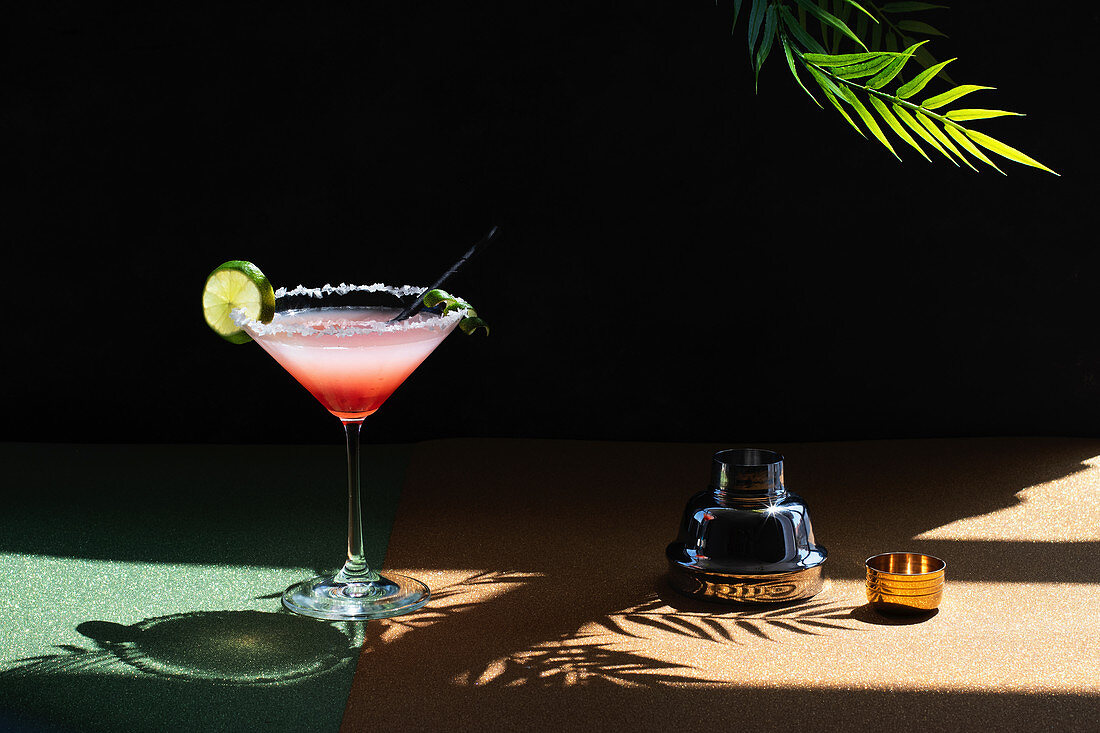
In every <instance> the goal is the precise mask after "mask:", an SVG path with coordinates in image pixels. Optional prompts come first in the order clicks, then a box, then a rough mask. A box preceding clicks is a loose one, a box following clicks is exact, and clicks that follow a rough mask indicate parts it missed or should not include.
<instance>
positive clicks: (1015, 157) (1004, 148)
mask: <svg viewBox="0 0 1100 733" xmlns="http://www.w3.org/2000/svg"><path fill="white" fill-rule="evenodd" d="M966 135H967V137H969V138H970V139H971V140H973V141H974V142H976V143H978V145H981V146H982V147H983V148H985V149H986V150H992V151H993V152H994V153H996V154H997V155H1000V156H1001V157H1004V158H1008V159H1009V160H1011V161H1015V162H1017V163H1022V164H1023V165H1029V166H1031V167H1032V168H1039V169H1040V170H1044V171H1047V172H1048V173H1054V175H1056V176H1057V175H1061V174H1059V173H1055V172H1054V171H1052V170H1051V169H1050V168H1047V167H1046V166H1045V165H1043V164H1042V163H1040V162H1039V161H1037V160H1035V159H1034V158H1031V157H1029V156H1027V155H1024V154H1023V153H1021V152H1020V151H1019V150H1017V149H1016V148H1014V147H1011V146H1009V145H1005V144H1004V143H1003V142H1001V141H1000V140H994V139H993V138H991V137H990V136H989V135H984V134H982V133H980V132H978V131H977V130H966Z"/></svg>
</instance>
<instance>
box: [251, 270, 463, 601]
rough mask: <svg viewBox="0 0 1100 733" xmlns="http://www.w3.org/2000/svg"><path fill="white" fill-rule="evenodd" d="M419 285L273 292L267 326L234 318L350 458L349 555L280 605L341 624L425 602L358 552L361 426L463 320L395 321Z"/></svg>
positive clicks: (422, 588)
mask: <svg viewBox="0 0 1100 733" xmlns="http://www.w3.org/2000/svg"><path fill="white" fill-rule="evenodd" d="M423 291H424V288H417V287H412V286H408V285H406V286H401V287H392V286H388V285H381V284H375V285H339V286H337V287H332V286H329V285H326V286H324V287H322V288H307V287H303V286H301V285H299V286H298V287H296V288H294V289H292V290H287V289H285V288H279V289H278V290H277V291H275V311H276V312H275V317H274V319H272V321H271V322H270V323H260V322H258V321H252V320H248V319H247V318H245V317H244V316H243V313H242V312H241V311H235V312H234V319H235V320H236V321H237V324H238V325H239V326H240V327H242V328H244V329H245V330H246V331H247V332H248V334H249V335H250V336H252V338H253V339H254V340H255V341H256V343H258V344H259V345H260V346H261V347H263V349H264V351H266V352H267V353H268V354H270V355H271V356H272V357H273V358H274V359H275V361H277V362H279V364H281V365H282V367H283V368H284V369H286V370H287V371H288V372H290V374H291V376H293V377H294V378H295V379H296V380H298V382H299V383H300V384H301V385H302V386H303V387H305V388H306V389H307V390H309V392H310V394H312V395H313V396H314V397H316V398H317V400H318V401H319V402H320V403H321V404H322V405H323V406H324V407H325V409H327V410H328V411H329V412H331V413H332V414H333V415H335V416H336V417H337V418H338V419H339V420H340V422H341V423H342V424H343V426H344V432H345V435H346V437H347V458H348V558H347V562H345V563H344V566H343V568H341V569H340V571H339V572H338V573H336V574H334V575H322V576H320V577H316V578H312V579H310V580H306V581H303V582H301V583H298V584H296V585H293V586H291V587H290V588H288V589H287V590H286V592H285V593H284V594H283V605H284V606H285V607H286V608H288V609H289V610H291V611H294V612H295V613H300V614H302V615H305V616H313V617H315V618H324V619H335V620H342V621H353V620H364V619H372V618H386V617H389V616H398V615H401V614H404V613H409V612H410V611H415V610H416V609H418V608H420V607H421V606H423V605H424V604H425V603H427V602H428V599H429V598H430V597H431V591H429V590H428V586H426V585H425V584H424V583H422V582H420V581H419V580H416V579H415V578H410V577H407V576H404V575H399V574H397V573H390V572H386V573H379V572H377V571H376V570H373V569H372V568H370V567H369V566H368V565H367V561H366V558H365V557H364V552H363V521H362V503H361V500H360V490H359V433H360V430H361V428H362V426H363V421H364V420H365V419H366V418H367V416H368V415H371V414H373V413H374V412H375V411H376V410H378V408H379V407H380V406H381V405H382V403H383V402H385V401H386V399H387V398H388V397H389V396H390V395H391V394H393V391H394V390H396V389H397V388H398V387H399V386H401V384H402V383H403V382H404V381H405V380H406V379H407V378H408V376H409V375H410V374H412V373H413V371H414V370H415V369H416V368H417V367H418V366H420V364H421V362H423V361H424V359H426V358H427V357H428V355H429V354H431V353H432V351H434V350H435V347H437V346H439V344H440V343H441V342H442V341H443V339H445V338H446V337H447V335H448V334H449V333H450V332H451V331H453V330H454V328H455V326H457V325H458V322H459V321H460V320H461V319H462V316H463V315H464V313H463V312H461V311H452V312H450V313H448V314H446V315H438V314H436V313H433V312H431V311H427V310H421V311H420V312H419V313H417V314H416V315H414V316H411V317H409V318H406V319H404V320H400V321H394V320H391V319H393V318H394V317H395V316H396V315H398V314H399V313H400V312H401V310H402V307H403V306H404V305H406V304H407V303H410V302H412V301H413V300H415V299H416V298H417V297H418V296H419V295H420V294H421V293H422V292H423Z"/></svg>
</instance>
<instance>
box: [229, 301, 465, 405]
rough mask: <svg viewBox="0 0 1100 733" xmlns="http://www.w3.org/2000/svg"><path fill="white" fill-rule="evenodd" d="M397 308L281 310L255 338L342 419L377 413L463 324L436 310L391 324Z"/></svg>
mask: <svg viewBox="0 0 1100 733" xmlns="http://www.w3.org/2000/svg"><path fill="white" fill-rule="evenodd" d="M397 313H398V311H397V310H396V309H388V308H306V309H302V310H292V311H284V312H280V313H276V315H275V319H274V320H273V321H272V322H271V323H269V324H265V325H264V326H262V327H260V328H258V329H250V332H251V333H252V336H253V338H254V339H255V340H256V342H257V343H259V344H260V346H262V347H263V348H264V350H265V351H267V353H269V354H270V355H271V356H272V357H273V358H274V359H275V360H276V361H277V362H279V364H281V365H282V366H283V368H284V369H286V370H287V371H288V372H290V374H291V375H292V376H293V377H294V378H295V379H297V380H298V381H299V382H300V383H301V384H302V386H303V387H305V388H306V389H307V390H309V392H310V393H311V394H312V395H313V396H314V397H316V398H317V400H318V401H319V402H320V403H321V404H322V405H324V406H325V409H327V410H328V411H329V412H331V413H332V414H333V415H335V416H336V417H338V418H340V419H341V420H362V419H363V418H365V417H367V416H368V415H370V414H372V413H374V412H375V411H376V410H377V409H378V408H379V407H380V406H381V405H382V403H383V402H385V401H386V400H387V399H388V398H389V396H390V395H391V394H393V392H394V390H396V389H397V388H398V387H399V386H401V384H402V383H403V382H404V381H405V379H407V378H408V376H409V375H410V374H412V373H413V372H414V371H415V370H416V368H417V367H418V366H420V364H421V362H423V361H424V360H425V359H426V358H427V357H428V355H429V354H431V353H432V351H434V350H435V348H436V347H437V346H438V345H439V343H440V342H441V341H443V339H445V338H446V337H447V335H448V334H449V333H450V332H451V331H452V330H454V327H455V326H456V325H457V323H458V319H456V318H448V319H440V318H439V317H438V316H435V315H433V314H425V315H416V316H413V317H411V318H409V319H406V320H404V321H401V322H400V323H390V319H391V318H393V317H394V316H396V315H397Z"/></svg>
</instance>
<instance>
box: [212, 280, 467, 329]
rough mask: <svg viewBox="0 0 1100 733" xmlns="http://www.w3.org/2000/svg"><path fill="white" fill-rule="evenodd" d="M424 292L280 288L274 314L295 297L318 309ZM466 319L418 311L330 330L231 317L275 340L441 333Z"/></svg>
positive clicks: (236, 313)
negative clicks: (343, 300)
mask: <svg viewBox="0 0 1100 733" xmlns="http://www.w3.org/2000/svg"><path fill="white" fill-rule="evenodd" d="M426 291H427V288H425V287H421V286H419V285H386V284H385V283H372V284H370V285H349V284H347V283H340V284H339V285H331V284H329V283H325V284H324V285H322V286H321V287H308V286H306V285H296V286H295V287H293V288H289V289H288V288H285V287H280V288H277V289H276V290H275V308H276V313H278V312H279V310H278V307H279V299H280V298H288V297H294V296H305V297H308V298H310V299H311V300H312V299H317V300H318V301H319V302H318V304H317V306H316V307H317V308H323V307H325V305H324V303H323V301H324V300H325V298H333V297H340V296H344V295H348V294H349V293H378V292H386V293H390V294H391V295H395V296H397V297H402V296H410V295H411V296H413V297H419V296H420V294H421V293H424V292H426ZM306 310H310V308H309V307H306V308H296V309H292V311H284V312H301V311H306ZM466 315H467V311H466V309H458V310H453V311H451V312H449V313H447V314H446V315H437V314H435V313H431V312H430V311H421V312H420V313H417V314H416V315H415V316H412V317H410V318H406V319H404V320H402V321H397V322H390V321H375V322H372V323H367V324H364V325H357V326H354V327H348V326H346V325H345V326H329V327H326V328H317V327H316V324H313V325H307V324H299V325H294V326H287V325H284V324H280V323H277V322H275V321H272V322H271V323H261V322H260V321H258V320H255V319H253V318H249V317H248V314H246V313H245V312H244V310H243V309H241V308H234V309H233V311H232V313H230V317H231V318H232V319H233V322H234V323H235V324H237V326H238V327H239V328H243V329H245V330H247V331H248V333H249V334H250V335H251V336H253V337H257V336H260V337H262V336H274V335H277V334H285V335H292V336H360V335H365V334H371V333H387V332H397V331H409V330H413V329H436V330H443V329H447V328H449V327H450V326H452V325H454V324H455V323H457V322H458V321H459V320H460V319H462V318H463V317H464V316H466Z"/></svg>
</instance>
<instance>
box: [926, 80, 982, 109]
mask: <svg viewBox="0 0 1100 733" xmlns="http://www.w3.org/2000/svg"><path fill="white" fill-rule="evenodd" d="M982 89H993V87H980V86H978V85H976V84H963V85H961V86H957V87H955V88H954V89H949V90H947V91H946V92H944V93H943V94H937V95H936V96H934V97H929V98H928V99H926V100H924V101H923V102H921V103H920V106H921V107H924V108H925V109H938V108H940V107H942V106H944V105H945V104H950V103H951V102H954V101H955V100H956V99H958V98H959V97H962V96H965V95H967V94H970V93H971V92H977V91H981V90H982Z"/></svg>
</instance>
